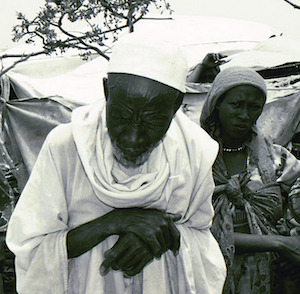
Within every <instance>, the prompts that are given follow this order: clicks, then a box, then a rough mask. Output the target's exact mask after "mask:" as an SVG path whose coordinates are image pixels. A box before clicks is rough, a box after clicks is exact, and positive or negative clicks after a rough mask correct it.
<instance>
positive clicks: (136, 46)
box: [107, 34, 188, 93]
mask: <svg viewBox="0 0 300 294" xmlns="http://www.w3.org/2000/svg"><path fill="white" fill-rule="evenodd" d="M187 72H188V63H187V57H186V55H185V53H184V50H183V49H182V48H181V47H179V46H177V45H174V44H172V43H171V42H167V41H157V40H155V39H153V37H151V38H150V37H145V36H141V35H135V34H129V35H126V36H124V37H122V38H120V39H119V41H117V42H116V43H115V45H114V47H113V49H112V55H111V57H110V60H109V64H108V69H107V73H127V74H133V75H137V76H142V77H145V78H149V79H152V80H155V81H157V82H160V83H162V84H165V85H168V86H170V87H173V88H175V89H177V90H179V91H181V92H183V93H185V81H186V77H187Z"/></svg>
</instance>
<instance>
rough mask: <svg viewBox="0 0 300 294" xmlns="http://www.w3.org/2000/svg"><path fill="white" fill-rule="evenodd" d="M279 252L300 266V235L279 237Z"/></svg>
mask: <svg viewBox="0 0 300 294" xmlns="http://www.w3.org/2000/svg"><path fill="white" fill-rule="evenodd" d="M279 253H280V254H281V255H282V256H283V257H285V258H286V259H288V260H289V261H290V262H291V263H293V264H294V265H297V266H300V236H291V237H285V236H282V237H281V238H280V239H279Z"/></svg>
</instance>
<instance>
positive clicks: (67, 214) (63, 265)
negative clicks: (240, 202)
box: [7, 103, 226, 294]
mask: <svg viewBox="0 0 300 294" xmlns="http://www.w3.org/2000/svg"><path fill="white" fill-rule="evenodd" d="M207 150H209V152H207ZM217 152H218V144H217V143H216V142H215V141H214V140H212V139H211V138H210V137H209V136H208V134H207V133H206V132H204V131H203V130H202V129H201V128H199V126H198V125H196V124H194V123H193V122H191V121H190V120H189V119H188V118H187V117H186V116H185V115H184V114H183V113H182V112H180V111H178V112H177V114H176V115H175V117H174V118H173V121H172V123H171V125H170V128H169V130H168V132H167V133H166V135H165V137H164V138H163V140H162V141H161V142H160V143H159V145H158V146H157V147H156V148H155V149H154V150H153V152H152V153H151V155H150V158H149V160H148V161H147V162H146V163H145V164H143V165H142V166H140V167H138V168H136V169H125V168H124V167H122V166H121V165H119V164H118V163H117V162H116V161H115V160H114V157H113V156H112V146H111V142H110V138H109V136H108V133H107V128H106V121H105V105H104V104H102V103H100V104H97V105H89V106H84V107H82V108H78V109H76V110H75V111H74V112H73V116H72V122H71V123H70V124H64V125H60V126H58V127H57V128H55V129H54V130H53V131H51V133H50V134H49V135H48V137H47V139H46V141H45V143H44V145H43V148H42V150H41V152H40V154H39V157H38V159H37V162H36V164H35V166H34V168H33V171H32V173H31V176H30V179H29V181H28V183H27V185H26V187H25V189H24V191H23V194H22V196H21V198H20V200H19V202H18V204H17V206H16V209H15V210H14V213H13V215H12V218H11V221H10V224H9V228H8V234H7V243H8V246H9V248H10V249H11V250H12V251H13V252H14V253H15V255H16V270H17V288H18V291H19V293H87V294H88V293H91V294H94V293H116V294H119V293H126V294H131V293H144V294H148V293H182V294H183V293H184V294H186V293H220V292H221V291H222V287H223V283H224V280H225V275H226V268H225V263H224V259H223V256H222V253H221V251H220V248H219V246H218V243H217V242H216V240H215V239H214V237H213V236H212V234H211V232H210V227H211V223H212V218H213V207H212V203H211V197H212V193H213V190H214V183H213V178H212V170H211V167H212V164H213V162H214V160H215V157H216V155H217ZM119 207H144V208H156V209H160V210H163V211H167V212H169V213H179V214H181V216H182V218H181V219H180V220H179V221H178V222H176V226H177V228H178V230H179V231H180V234H181V240H180V243H181V245H180V250H179V254H178V255H177V256H176V257H175V256H174V255H173V253H172V252H171V251H167V252H166V253H164V254H163V255H162V257H161V258H160V259H159V260H153V261H152V262H151V263H150V264H148V265H147V266H146V267H145V268H144V270H143V271H142V273H140V274H139V275H137V276H135V277H134V278H125V277H124V276H123V274H122V272H119V271H110V272H109V273H108V274H107V275H105V276H101V275H100V273H99V267H100V265H101V263H102V262H103V258H104V257H103V255H104V252H105V251H106V250H108V249H109V248H111V247H112V246H113V244H114V243H115V242H116V240H117V236H110V237H108V238H107V239H106V240H104V241H103V242H101V243H100V244H98V245H97V246H95V247H94V248H92V249H91V250H89V251H88V252H86V253H84V254H82V255H81V256H79V257H77V258H73V259H70V260H68V259H67V252H66V234H67V232H68V230H70V229H72V228H74V227H77V226H79V225H80V224H83V223H86V222H88V221H91V220H93V219H95V218H97V217H100V216H102V215H104V214H106V213H108V212H109V211H111V210H112V209H114V208H119Z"/></svg>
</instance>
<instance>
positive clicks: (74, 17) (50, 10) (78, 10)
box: [0, 0, 172, 76]
mask: <svg viewBox="0 0 300 294" xmlns="http://www.w3.org/2000/svg"><path fill="white" fill-rule="evenodd" d="M151 5H152V6H154V7H155V8H156V9H157V10H159V11H160V12H161V13H163V12H164V11H169V12H170V13H171V12H172V10H171V8H170V4H169V3H168V2H166V0H45V5H44V6H43V7H41V10H40V12H39V13H38V14H37V16H36V17H35V18H34V19H32V20H30V19H28V18H27V17H26V16H25V15H24V14H23V13H22V12H19V13H18V15H17V19H18V20H19V22H20V23H19V24H17V25H16V26H15V27H14V28H13V34H14V38H13V40H14V41H15V42H18V41H19V40H21V39H23V40H25V42H26V43H28V44H31V43H34V44H37V43H38V44H41V45H42V48H43V49H42V50H41V51H39V52H34V53H31V54H24V55H19V56H18V55H2V56H0V60H2V59H3V58H8V57H19V58H20V59H18V60H17V61H16V62H15V63H14V64H12V65H11V66H10V68H11V67H14V66H15V65H16V64H17V63H19V62H23V61H25V60H27V59H28V58H30V57H31V56H35V55H39V54H51V53H64V52H65V51H66V50H67V49H70V48H75V49H78V50H79V52H80V53H79V54H80V55H81V56H82V57H83V58H84V59H87V58H88V57H89V56H90V55H91V54H92V53H97V54H99V55H101V56H103V57H104V58H106V59H108V56H107V55H106V53H105V52H106V50H107V48H108V44H111V41H113V40H115V39H116V38H117V36H118V33H119V31H121V30H123V29H125V28H128V29H129V30H130V32H132V31H133V30H134V24H135V23H136V22H137V21H139V20H140V19H142V18H143V17H144V16H145V15H146V14H147V13H148V12H149V8H150V7H151ZM75 24H76V25H75ZM79 25H80V28H81V29H80V30H78V26H79ZM74 27H75V28H74ZM10 68H9V69H10ZM7 70H8V69H6V70H5V72H7ZM3 71H4V69H2V70H1V73H0V76H1V74H3Z"/></svg>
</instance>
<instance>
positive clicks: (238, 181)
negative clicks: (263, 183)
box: [225, 173, 251, 206]
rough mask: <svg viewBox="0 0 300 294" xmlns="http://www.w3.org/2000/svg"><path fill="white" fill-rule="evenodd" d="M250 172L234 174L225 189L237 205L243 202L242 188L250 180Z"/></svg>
mask: <svg viewBox="0 0 300 294" xmlns="http://www.w3.org/2000/svg"><path fill="white" fill-rule="evenodd" d="M250 176H251V175H250V174H249V173H243V174H241V175H234V176H232V177H231V178H230V179H229V180H228V183H227V184H226V187H225V191H226V193H227V195H228V198H229V200H230V201H231V202H232V203H234V204H235V205H237V206H242V204H243V192H242V188H243V187H244V186H245V185H246V184H247V183H248V182H249V181H250Z"/></svg>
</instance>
